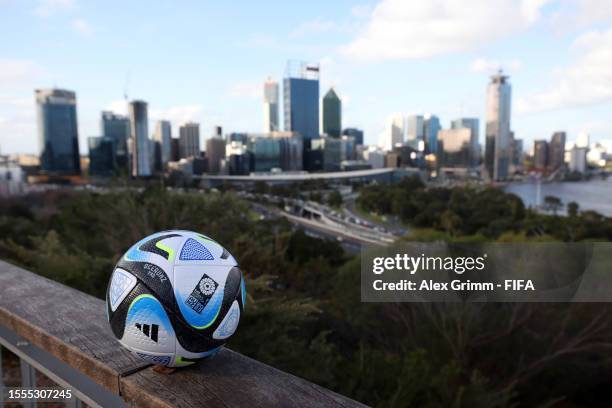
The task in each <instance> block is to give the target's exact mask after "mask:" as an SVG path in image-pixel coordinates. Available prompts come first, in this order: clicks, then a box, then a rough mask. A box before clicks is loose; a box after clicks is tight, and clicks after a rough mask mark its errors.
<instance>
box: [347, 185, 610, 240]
mask: <svg viewBox="0 0 612 408" xmlns="http://www.w3.org/2000/svg"><path fill="white" fill-rule="evenodd" d="M357 204H358V205H359V207H360V208H361V209H363V210H365V211H367V212H372V213H377V214H381V215H383V214H384V215H391V216H395V217H397V218H399V219H400V220H401V221H403V222H406V223H410V224H411V225H413V226H415V227H420V228H431V229H434V230H439V231H444V232H445V233H447V234H448V235H449V236H451V237H465V236H477V237H481V238H482V239H486V240H491V239H499V238H500V237H501V236H502V235H503V236H505V238H506V239H508V238H509V237H510V236H511V235H513V234H514V235H517V236H518V239H520V240H525V239H536V240H541V239H551V240H561V241H582V240H603V241H610V240H612V218H606V217H604V216H602V215H601V214H598V213H596V212H594V211H583V212H580V211H579V208H578V204H576V203H575V202H571V203H568V204H567V207H568V215H569V217H560V216H558V214H557V213H558V211H559V210H560V209H561V207H562V203H561V201H560V200H559V198H557V197H553V196H547V197H545V204H546V207H547V208H548V209H549V210H550V212H551V213H552V215H546V214H539V213H536V212H534V211H532V210H530V209H526V208H525V206H524V205H523V202H522V201H521V199H520V198H519V197H517V196H516V195H514V194H509V193H505V192H503V191H502V190H500V189H497V188H492V187H480V186H479V187H470V186H466V187H453V188H445V187H444V188H443V187H438V188H426V187H425V185H424V184H423V182H422V181H421V180H420V179H419V178H416V177H407V178H404V179H403V180H401V181H400V182H398V183H396V184H394V185H392V186H382V185H370V186H364V187H362V189H361V191H360V195H359V198H358V200H357Z"/></svg>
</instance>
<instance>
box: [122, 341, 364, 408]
mask: <svg viewBox="0 0 612 408" xmlns="http://www.w3.org/2000/svg"><path fill="white" fill-rule="evenodd" d="M121 389H122V392H123V398H124V399H125V400H126V401H128V403H129V404H131V405H134V406H146V407H158V406H160V405H161V406H163V404H167V406H172V407H363V406H364V405H362V404H360V403H358V402H356V401H353V400H350V399H348V398H346V397H343V396H341V395H339V394H336V393H334V392H332V391H330V390H327V389H325V388H323V387H320V386H318V385H316V384H313V383H310V382H308V381H306V380H303V379H301V378H298V377H295V376H293V375H290V374H287V373H285V372H282V371H280V370H277V369H275V368H273V367H270V366H268V365H266V364H263V363H260V362H258V361H256V360H253V359H251V358H248V357H245V356H243V355H241V354H239V353H236V352H234V351H231V350H228V349H223V350H221V352H219V354H217V355H216V356H214V357H213V358H210V359H206V360H203V361H201V362H199V363H198V364H196V365H194V366H191V367H187V368H183V369H180V370H177V371H176V372H174V373H172V374H167V375H162V374H158V373H156V372H155V371H153V370H152V369H151V368H148V369H145V370H142V371H139V372H138V373H135V374H133V375H130V376H129V377H126V378H122V379H121Z"/></svg>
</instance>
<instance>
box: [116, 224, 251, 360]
mask: <svg viewBox="0 0 612 408" xmlns="http://www.w3.org/2000/svg"><path fill="white" fill-rule="evenodd" d="M245 301H246V287H245V284H244V278H243V277H242V272H241V271H240V269H238V264H237V263H236V260H235V259H234V257H232V255H230V253H229V252H228V251H227V250H226V249H225V248H223V247H222V246H221V245H219V244H218V243H217V242H215V241H213V240H212V239H210V238H209V237H207V236H205V235H202V234H198V233H196V232H191V231H163V232H158V233H156V234H153V235H150V236H148V237H146V238H144V239H143V240H141V241H139V242H137V243H136V244H134V245H133V246H132V247H131V248H130V249H129V250H128V251H127V252H126V253H125V254H124V255H123V256H122V257H121V259H120V260H119V262H118V263H117V265H116V266H115V270H114V271H113V274H112V276H111V279H110V283H109V285H108V289H107V291H106V311H107V316H108V321H109V322H110V325H111V329H112V331H113V333H114V335H115V337H117V339H118V340H119V342H120V343H121V344H122V345H123V346H124V347H126V348H128V349H129V350H130V351H132V352H133V353H135V354H136V355H138V356H139V357H140V358H142V359H144V360H146V361H149V362H152V363H154V364H159V365H165V366H168V367H181V366H186V365H190V364H193V363H194V362H195V361H196V360H197V359H201V358H204V357H208V356H211V355H214V354H215V353H217V352H218V351H219V350H220V349H221V347H223V344H225V342H226V341H227V340H228V339H229V338H230V337H231V336H232V335H233V334H234V333H235V331H236V328H237V327H238V322H239V321H240V316H241V315H242V313H244V306H245Z"/></svg>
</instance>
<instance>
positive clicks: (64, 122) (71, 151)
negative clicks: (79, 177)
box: [35, 89, 81, 175]
mask: <svg viewBox="0 0 612 408" xmlns="http://www.w3.org/2000/svg"><path fill="white" fill-rule="evenodd" d="M35 94H36V111H37V117H38V140H39V147H40V168H41V170H43V171H44V172H47V173H53V174H63V175H76V174H80V173H81V162H80V156H79V134H78V129H77V116H76V94H75V93H74V92H72V91H67V90H64V89H37V90H36V91H35Z"/></svg>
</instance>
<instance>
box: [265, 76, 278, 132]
mask: <svg viewBox="0 0 612 408" xmlns="http://www.w3.org/2000/svg"><path fill="white" fill-rule="evenodd" d="M278 130H280V129H279V127H278V82H276V81H274V80H273V79H272V78H270V77H268V79H267V81H266V82H264V132H277V131H278Z"/></svg>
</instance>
